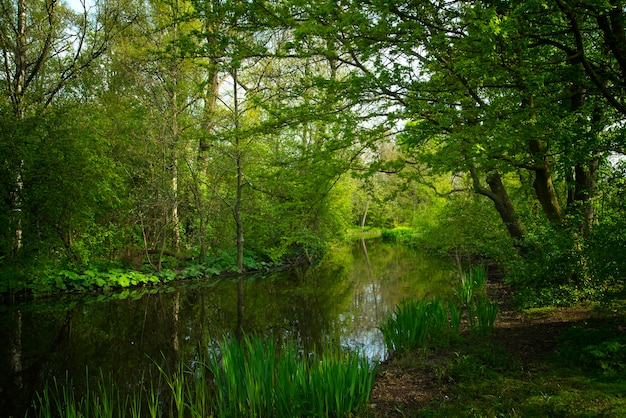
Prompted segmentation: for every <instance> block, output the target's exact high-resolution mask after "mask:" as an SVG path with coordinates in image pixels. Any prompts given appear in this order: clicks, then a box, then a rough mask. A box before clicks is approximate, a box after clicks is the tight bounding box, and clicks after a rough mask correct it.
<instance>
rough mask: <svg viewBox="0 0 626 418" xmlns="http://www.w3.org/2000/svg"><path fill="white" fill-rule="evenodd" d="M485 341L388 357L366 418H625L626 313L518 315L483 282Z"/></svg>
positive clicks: (508, 299)
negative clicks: (489, 326)
mask: <svg viewBox="0 0 626 418" xmlns="http://www.w3.org/2000/svg"><path fill="white" fill-rule="evenodd" d="M488 293H489V295H490V297H491V299H492V300H498V303H499V307H500V309H499V314H498V318H497V319H496V323H495V329H494V330H493V333H492V334H491V335H487V336H485V335H482V336H479V335H470V334H466V335H464V336H463V338H459V339H458V340H457V341H454V342H453V343H452V344H450V345H449V346H444V347H441V348H429V349H420V350H416V351H414V352H411V353H407V354H403V355H398V356H394V357H392V358H391V359H389V360H387V361H385V362H384V363H383V364H381V365H380V366H379V368H378V372H377V377H376V382H375V386H374V390H373V392H372V397H371V400H370V405H369V410H368V411H367V413H366V416H367V417H416V416H426V417H452V416H463V417H469V416H475V417H496V416H497V417H529V416H530V417H533V416H551V417H555V416H559V417H578V416H581V417H582V416H585V417H618V416H624V417H626V318H625V315H624V310H622V309H619V310H617V309H613V310H609V311H606V310H605V311H603V312H600V311H599V310H598V309H594V308H592V307H591V306H577V307H559V308H554V307H553V308H543V309H534V310H528V311H519V310H516V309H515V308H514V306H513V303H512V294H511V291H510V289H509V288H508V287H506V286H504V285H502V284H496V285H490V288H489V289H488Z"/></svg>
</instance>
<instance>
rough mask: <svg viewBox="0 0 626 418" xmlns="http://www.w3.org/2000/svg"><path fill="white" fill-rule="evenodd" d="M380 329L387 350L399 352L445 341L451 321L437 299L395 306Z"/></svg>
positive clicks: (404, 302) (406, 301)
mask: <svg viewBox="0 0 626 418" xmlns="http://www.w3.org/2000/svg"><path fill="white" fill-rule="evenodd" d="M379 329H380V331H381V332H382V334H383V338H384V341H385V345H386V346H387V348H388V349H389V351H391V352H399V351H406V350H411V349H413V348H416V347H420V346H424V345H427V344H428V343H431V342H433V339H446V338H447V337H448V335H449V329H450V322H449V320H448V311H447V310H446V308H445V306H444V304H443V302H441V301H440V300H435V301H408V300H405V301H403V302H401V303H400V304H399V305H398V306H396V309H395V311H394V312H393V314H392V315H390V316H389V317H388V318H387V319H386V320H385V321H384V322H383V323H382V324H381V325H380V327H379Z"/></svg>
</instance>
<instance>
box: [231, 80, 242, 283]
mask: <svg viewBox="0 0 626 418" xmlns="http://www.w3.org/2000/svg"><path fill="white" fill-rule="evenodd" d="M232 75H233V86H234V87H233V89H234V90H233V100H234V102H235V103H234V112H235V153H236V154H235V165H236V167H237V196H236V198H235V205H234V208H233V216H234V218H235V225H236V227H237V269H238V270H239V271H243V243H244V239H243V221H242V219H241V199H242V196H243V167H242V151H241V139H240V138H239V132H238V130H239V98H238V96H237V70H233V74H232Z"/></svg>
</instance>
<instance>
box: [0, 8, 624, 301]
mask: <svg viewBox="0 0 626 418" xmlns="http://www.w3.org/2000/svg"><path fill="white" fill-rule="evenodd" d="M0 7H1V8H2V10H3V13H2V17H0V47H1V48H2V56H3V71H2V74H1V75H0V87H1V88H2V90H3V91H4V92H5V94H4V95H3V99H1V100H0V113H1V114H2V119H1V122H0V123H1V124H2V130H1V132H2V133H1V134H0V149H2V164H1V168H0V170H1V172H2V176H1V180H0V181H1V188H0V194H1V195H2V199H0V202H1V203H0V217H2V221H3V225H5V228H4V229H3V231H2V234H1V235H0V257H2V259H3V260H4V261H5V266H6V268H5V269H4V272H5V273H4V276H5V277H6V278H5V279H3V280H4V285H3V286H4V287H3V288H4V289H5V290H10V289H18V288H20V286H22V287H23V286H24V284H23V280H25V279H24V275H23V273H20V272H23V271H24V270H23V269H24V267H26V266H28V268H29V269H30V273H29V274H31V273H32V274H33V276H32V277H37V276H39V277H40V276H41V272H42V271H49V270H50V269H52V270H54V269H56V270H59V269H71V270H74V271H84V270H86V269H89V268H92V267H93V266H94V265H100V264H102V265H109V266H112V265H113V266H114V265H118V264H120V263H122V264H123V265H125V266H127V267H134V268H144V269H146V268H147V269H151V270H155V271H160V270H162V269H163V268H169V267H175V266H176V265H178V264H179V263H182V262H190V261H193V262H197V263H199V264H201V265H216V266H218V265H219V266H221V265H224V264H228V260H230V261H231V264H232V266H231V267H236V269H238V270H243V269H245V268H247V266H249V267H250V266H254V265H257V266H258V265H259V264H258V263H261V262H262V263H279V262H286V261H296V260H299V259H303V258H307V259H309V260H310V259H312V258H313V257H315V256H317V255H320V254H322V253H323V252H324V251H325V250H326V249H327V248H328V246H329V245H330V244H331V243H332V242H335V241H337V240H340V239H342V237H343V236H345V231H346V229H347V228H348V227H349V226H350V225H351V224H352V225H354V226H357V225H360V226H361V227H364V226H365V224H366V222H367V221H368V219H369V222H373V223H375V224H377V226H384V227H395V226H407V227H412V228H414V229H415V230H416V231H418V232H417V233H418V235H419V236H420V237H421V240H422V243H427V244H428V245H431V246H433V247H439V248H440V249H442V250H444V251H447V252H450V251H451V248H456V250H458V248H463V249H464V251H467V252H469V253H471V252H476V253H481V255H486V256H487V255H488V256H489V257H495V258H500V259H503V260H507V261H511V260H518V261H519V260H524V261H523V263H524V265H525V266H527V267H528V268H529V269H531V266H536V265H537V264H540V265H543V266H550V265H556V264H558V265H559V266H561V267H560V269H551V270H552V272H548V270H550V269H549V268H548V269H547V270H545V271H544V270H543V269H538V270H537V273H533V274H532V276H533V277H535V278H536V280H538V281H542V280H543V281H545V280H552V278H546V275H552V276H556V275H558V276H559V277H560V279H558V280H560V282H562V283H565V282H576V283H580V282H585V281H587V280H589V278H596V279H598V280H601V279H602V280H610V281H611V283H620V281H621V279H622V270H621V269H622V266H621V263H622V261H620V259H619V257H617V256H616V251H617V250H616V248H619V245H622V244H619V245H617V244H616V243H622V242H623V240H622V237H621V235H620V234H619V233H617V232H611V233H608V234H607V233H606V231H617V229H616V228H620V227H621V226H622V224H623V221H622V220H621V219H622V217H621V215H622V214H623V209H624V208H623V205H622V204H621V200H620V199H619V196H620V195H621V194H622V192H623V184H624V182H623V175H624V172H623V170H621V168H620V163H619V162H620V161H621V159H622V156H623V153H624V119H625V118H626V102H625V101H624V100H625V97H626V35H625V31H626V24H625V21H624V11H625V4H624V2H623V1H620V0H581V1H577V2H565V1H561V0H553V1H548V2H546V1H536V0H518V1H512V2H502V1H490V0H483V1H464V2H460V1H453V0H430V1H421V2H412V1H391V2H389V1H378V0H370V1H352V0H345V1H341V2H336V1H327V0H312V1H306V2H303V1H299V0H289V1H243V2H242V1H236V2H235V1H213V0H206V1H200V0H191V1H189V0H175V1H162V0H146V1H133V2H119V1H115V0H97V1H94V2H85V3H82V9H79V10H75V9H73V8H72V7H70V6H69V5H68V4H67V3H65V2H63V1H60V0H46V1H33V0H1V1H0ZM609 180H610V181H609ZM466 217H469V218H473V219H474V220H475V221H474V222H473V225H474V226H476V227H475V228H471V227H470V224H472V223H471V222H470V223H467V222H458V220H459V219H465V218H466ZM478 225H481V226H480V228H479V227H478ZM442 230H443V231H447V232H445V233H444V234H443V235H442V233H441V231H442ZM435 231H439V232H435ZM494 234H495V237H497V238H496V239H497V242H506V244H505V245H500V244H498V249H496V248H489V245H483V244H484V243H481V241H484V240H487V241H490V240H492V239H494ZM444 235H445V236H448V237H454V239H450V240H443V239H441V238H439V240H440V242H439V245H438V244H437V243H436V242H431V241H432V237H442V236H444ZM435 240H437V238H435ZM472 242H473V243H474V244H473V245H472ZM609 242H610V243H611V244H609ZM244 243H245V244H244ZM455 243H457V244H458V245H456V244H455ZM550 246H552V247H550ZM607 246H609V247H611V248H613V250H611V251H609V252H607V251H605V250H606V249H607V248H608V247H607ZM472 247H473V248H474V250H472ZM492 247H493V246H492ZM549 248H552V249H555V248H556V251H552V250H549V251H548V249H549ZM508 249H510V250H511V251H513V252H512V253H510V252H508ZM456 250H455V251H456ZM545 254H550V255H549V256H546V255H545ZM557 254H558V255H557ZM601 254H604V255H602V256H601ZM607 260H609V261H610V264H611V266H613V267H612V268H611V269H610V270H607V269H605V268H601V267H600V266H603V265H605V264H606V263H607ZM518 261H516V263H517V262H518ZM142 266H143V267H142ZM515 269H516V270H517V271H518V273H519V272H524V271H526V270H524V268H522V267H519V266H518V267H516V268H515ZM37 272H38V273H37ZM519 274H520V275H521V274H522V273H519ZM599 276H602V278H600V277H599ZM558 280H557V281H558ZM20 283H21V284H20Z"/></svg>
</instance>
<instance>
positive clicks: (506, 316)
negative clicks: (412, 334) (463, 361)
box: [367, 284, 597, 417]
mask: <svg viewBox="0 0 626 418" xmlns="http://www.w3.org/2000/svg"><path fill="white" fill-rule="evenodd" d="M488 293H489V296H490V299H491V300H498V303H499V313H498V317H497V319H496V323H495V325H494V327H495V328H494V331H493V334H492V335H491V337H490V338H492V340H493V343H494V344H493V346H494V347H501V349H503V350H507V351H508V352H509V353H510V357H511V358H512V359H514V361H515V362H516V366H519V367H522V369H523V370H527V371H529V372H532V370H534V369H536V368H539V367H541V359H543V358H545V355H546V354H549V353H552V352H554V350H555V349H556V347H557V341H558V337H559V336H560V335H562V333H563V332H564V331H565V330H566V329H567V328H569V327H570V326H571V325H573V323H575V322H579V321H584V320H587V319H590V318H592V317H596V316H597V315H596V314H595V313H594V311H593V310H592V309H590V308H585V307H568V308H554V309H550V310H545V311H538V312H537V313H536V314H534V315H532V316H530V315H528V314H523V313H521V312H519V311H516V309H515V308H514V307H513V304H512V301H511V299H512V298H511V291H510V289H509V288H508V287H506V286H505V285H502V284H492V285H490V286H489V288H488ZM413 355H416V354H415V353H413ZM417 355H419V354H417ZM424 355H426V356H427V358H426V361H423V359H424V357H423V356H424ZM450 355H451V353H450V352H449V350H448V352H446V350H445V349H444V350H441V352H439V353H437V352H436V350H431V352H429V353H428V354H422V355H421V356H422V357H421V361H414V362H411V361H410V360H408V361H403V360H400V361H391V360H387V361H385V362H383V363H382V364H381V365H380V366H379V369H378V373H377V377H376V381H375V385H374V389H373V392H372V396H371V401H370V408H369V411H368V414H367V415H368V417H405V416H410V415H414V414H416V413H417V412H418V411H420V410H421V409H422V408H424V407H427V406H431V407H432V406H433V405H436V404H437V403H440V402H445V401H446V400H448V399H449V396H452V395H448V392H449V389H450V386H452V385H454V382H446V381H442V379H441V377H440V376H439V375H438V370H440V369H441V367H442V364H445V362H446V361H448V362H449V360H448V359H449V358H450ZM392 360H393V359H392ZM518 362H519V363H518ZM439 374H440V373H439Z"/></svg>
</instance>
